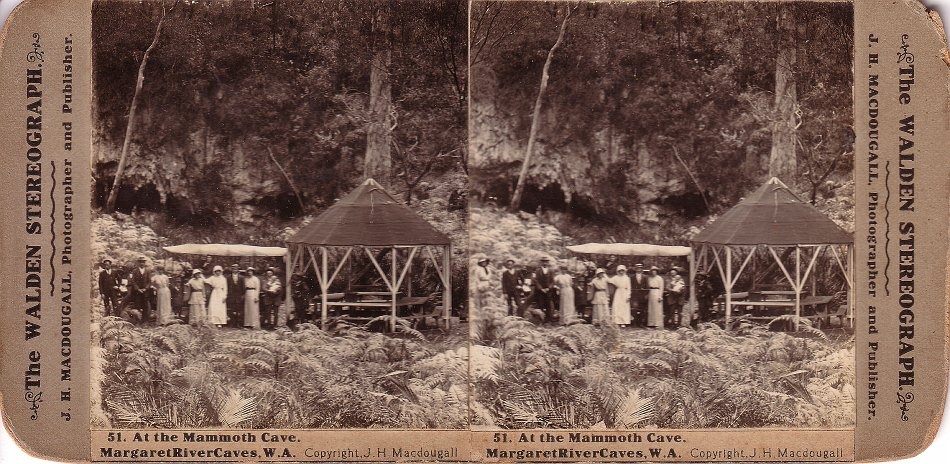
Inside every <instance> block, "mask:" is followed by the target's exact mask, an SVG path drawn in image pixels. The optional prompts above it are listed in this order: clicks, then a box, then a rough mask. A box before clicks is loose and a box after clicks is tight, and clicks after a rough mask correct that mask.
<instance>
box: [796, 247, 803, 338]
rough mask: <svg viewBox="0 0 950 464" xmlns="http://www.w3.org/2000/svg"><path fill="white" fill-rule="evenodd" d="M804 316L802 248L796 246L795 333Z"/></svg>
mask: <svg viewBox="0 0 950 464" xmlns="http://www.w3.org/2000/svg"><path fill="white" fill-rule="evenodd" d="M801 315H802V247H801V246H799V245H795V331H796V332H798V319H799V318H800V317H801Z"/></svg>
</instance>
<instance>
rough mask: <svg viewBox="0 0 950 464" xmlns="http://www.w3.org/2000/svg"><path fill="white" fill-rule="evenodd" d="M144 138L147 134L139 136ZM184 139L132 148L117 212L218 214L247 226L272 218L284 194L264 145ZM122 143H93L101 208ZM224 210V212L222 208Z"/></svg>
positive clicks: (204, 133)
mask: <svg viewBox="0 0 950 464" xmlns="http://www.w3.org/2000/svg"><path fill="white" fill-rule="evenodd" d="M144 137H148V134H140V136H139V138H144ZM183 140H184V142H178V143H176V142H172V141H166V143H164V144H162V147H163V148H162V149H151V148H149V147H148V145H146V144H140V143H133V144H132V145H131V147H130V149H129V155H128V156H129V158H128V165H127V168H126V172H125V175H124V176H123V177H124V179H123V180H122V185H123V187H122V189H121V190H120V193H119V198H118V201H117V209H118V210H119V211H123V212H130V211H132V210H149V211H165V212H167V213H169V214H170V215H172V216H175V217H179V218H183V219H184V218H187V217H188V216H191V215H195V214H209V213H210V214H220V215H221V217H220V219H222V220H224V221H226V222H228V223H233V224H236V223H248V222H251V221H253V220H254V219H255V217H259V216H261V215H267V214H270V213H269V212H268V211H269V210H272V209H273V208H272V206H273V203H274V202H275V201H277V199H278V198H280V197H282V196H285V195H286V194H287V186H286V185H285V184H283V183H282V181H283V177H282V175H281V173H280V172H279V171H278V169H277V168H276V166H275V165H274V163H273V162H272V161H271V159H270V158H269V156H268V155H267V152H266V150H265V148H264V146H258V145H259V144H256V145H255V144H252V143H250V142H248V141H246V140H240V139H231V140H227V139H224V138H222V137H218V136H215V135H213V134H211V133H210V131H209V130H207V129H201V130H197V131H195V132H193V133H191V134H188V135H187V137H184V138H183ZM120 143H121V142H120ZM120 143H114V142H110V141H107V140H104V139H103V138H101V137H97V142H96V143H94V144H93V153H92V155H93V159H92V167H93V175H94V178H95V181H96V186H95V188H96V194H97V200H99V201H100V204H101V200H102V199H104V195H105V194H107V192H108V190H107V189H108V188H109V186H110V185H111V184H112V180H113V178H114V176H115V170H116V167H117V165H118V160H119V155H120V153H121V148H122V147H121V144H120ZM222 205H227V206H228V207H226V208H220V206H222ZM264 205H269V206H271V208H264Z"/></svg>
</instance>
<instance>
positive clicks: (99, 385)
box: [90, 0, 469, 429]
mask: <svg viewBox="0 0 950 464" xmlns="http://www.w3.org/2000/svg"><path fill="white" fill-rule="evenodd" d="M92 27H93V60H94V62H93V79H94V83H93V86H94V90H93V137H92V138H93V146H92V160H91V166H92V176H93V185H92V186H91V188H92V189H93V194H92V204H91V205H90V208H91V211H92V217H93V220H92V225H91V227H92V240H93V243H92V251H93V268H92V269H90V272H91V274H92V280H93V282H94V284H93V290H92V291H93V308H92V313H93V316H92V318H93V319H92V322H93V344H92V351H93V352H92V374H91V375H92V390H93V391H92V403H93V404H92V427H93V428H168V429H182V428H189V429H193V428H242V429H255V428H376V429H379V428H404V429H405V428H411V429H429V428H433V429H465V428H467V427H468V416H469V414H468V410H467V405H468V402H469V399H468V396H469V391H468V384H469V382H468V369H467V365H468V338H467V337H468V327H467V319H468V318H467V315H468V310H467V307H466V304H467V301H466V300H467V298H466V294H467V288H468V279H467V275H468V273H467V270H466V263H467V261H468V258H467V239H466V236H467V235H466V234H467V229H466V227H467V226H466V213H467V211H466V190H465V188H466V184H467V176H466V171H465V163H466V159H467V129H466V127H467V122H466V121H467V120H466V118H467V99H466V95H467V92H468V90H467V80H466V79H467V67H466V63H467V29H466V28H467V4H466V3H465V2H463V1H452V0H445V1H434V2H414V1H385V2H383V1H359V0H345V1H333V2H331V1H309V2H287V1H281V0H267V1H264V0H254V1H245V2H234V1H214V2H193V1H192V2H184V1H177V0H164V1H158V0H156V1H139V2H127V1H97V2H95V3H94V5H93V23H92Z"/></svg>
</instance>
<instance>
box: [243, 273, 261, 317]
mask: <svg viewBox="0 0 950 464" xmlns="http://www.w3.org/2000/svg"><path fill="white" fill-rule="evenodd" d="M254 270H255V269H254V268H253V267H248V268H247V277H245V278H244V327H247V328H249V329H260V328H261V279H258V278H257V276H256V275H254Z"/></svg>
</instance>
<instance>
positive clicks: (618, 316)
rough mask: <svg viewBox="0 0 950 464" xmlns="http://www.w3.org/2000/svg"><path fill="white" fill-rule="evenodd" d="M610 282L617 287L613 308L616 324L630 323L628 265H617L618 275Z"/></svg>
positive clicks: (624, 325) (621, 325)
mask: <svg viewBox="0 0 950 464" xmlns="http://www.w3.org/2000/svg"><path fill="white" fill-rule="evenodd" d="M610 283H611V284H612V285H613V286H614V287H616V288H617V289H616V290H615V291H614V301H613V305H611V308H612V309H613V312H614V324H617V325H619V326H620V327H626V326H628V325H630V319H631V318H630V287H631V285H630V276H628V275H627V266H624V265H623V264H621V265H619V266H617V275H615V276H613V277H611V278H610Z"/></svg>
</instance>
